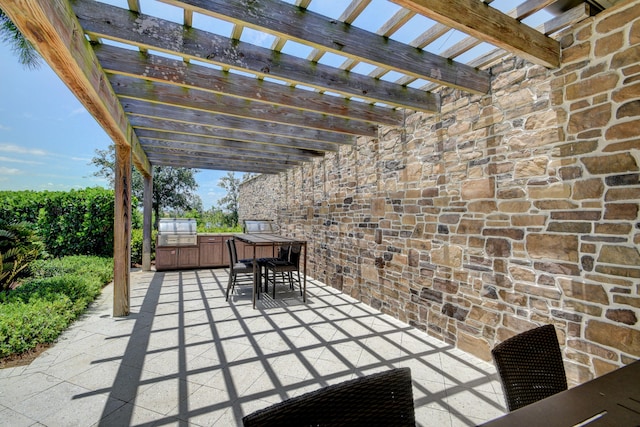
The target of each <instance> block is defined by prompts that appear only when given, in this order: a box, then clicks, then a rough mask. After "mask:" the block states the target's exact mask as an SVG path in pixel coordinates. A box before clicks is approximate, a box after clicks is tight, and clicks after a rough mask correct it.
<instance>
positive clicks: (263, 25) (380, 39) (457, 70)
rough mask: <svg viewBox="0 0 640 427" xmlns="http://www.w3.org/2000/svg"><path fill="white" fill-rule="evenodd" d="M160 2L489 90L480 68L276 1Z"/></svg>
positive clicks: (426, 76)
mask: <svg viewBox="0 0 640 427" xmlns="http://www.w3.org/2000/svg"><path fill="white" fill-rule="evenodd" d="M162 1H163V2H164V3H168V4H172V5H175V6H178V7H181V8H187V9H189V8H190V9H193V10H194V11H196V12H199V13H202V14H205V15H209V16H212V17H215V18H219V19H225V20H229V21H231V22H233V23H241V24H242V25H245V26H247V27H250V28H253V29H256V30H259V31H263V32H266V33H270V34H273V35H276V36H278V37H286V38H288V39H290V40H293V41H296V42H299V43H305V44H309V45H311V46H312V47H314V48H318V49H323V50H327V51H329V52H333V53H336V54H338V55H343V56H346V57H347V58H352V59H356V60H358V61H365V62H368V63H370V64H373V65H376V66H379V67H383V68H388V69H392V70H394V71H397V72H399V73H403V74H408V75H410V76H413V77H416V78H419V79H426V80H431V81H434V82H437V83H440V84H446V85H448V86H452V87H456V88H459V89H463V90H466V91H469V92H473V93H487V92H488V90H489V75H488V73H486V72H484V71H479V70H477V69H475V68H472V67H469V66H467V65H464V64H461V63H456V62H453V61H448V60H446V59H445V58H442V57H440V56H438V55H434V54H432V53H430V52H427V51H424V50H420V49H414V48H412V47H410V46H407V45H406V44H403V43H401V42H398V41H396V40H392V39H389V38H387V37H384V36H382V35H378V34H375V33H372V32H369V31H366V30H363V29H361V28H358V27H356V26H352V25H348V24H346V23H344V22H341V21H337V20H335V19H331V18H328V17H326V16H323V15H320V14H317V13H314V12H312V11H310V10H305V9H301V8H299V7H296V6H293V5H290V4H287V3H286V2H282V1H279V0H253V1H251V2H249V3H248V2H246V1H243V0H162ZM476 1H477V0H476Z"/></svg>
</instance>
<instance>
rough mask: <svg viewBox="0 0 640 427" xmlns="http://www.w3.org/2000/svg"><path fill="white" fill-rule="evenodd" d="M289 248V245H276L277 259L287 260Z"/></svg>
mask: <svg viewBox="0 0 640 427" xmlns="http://www.w3.org/2000/svg"><path fill="white" fill-rule="evenodd" d="M290 250H291V246H289V245H286V246H284V245H283V246H279V247H278V259H279V260H281V261H289V251H290Z"/></svg>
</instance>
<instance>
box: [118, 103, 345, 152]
mask: <svg viewBox="0 0 640 427" xmlns="http://www.w3.org/2000/svg"><path fill="white" fill-rule="evenodd" d="M122 106H123V108H124V110H125V111H126V112H128V113H129V114H130V115H131V116H130V120H131V122H132V123H133V121H134V120H135V119H134V117H135V116H143V117H152V118H160V119H163V120H170V121H177V122H183V123H192V124H200V125H206V126H211V127H218V128H227V129H244V130H246V131H250V132H254V133H261V134H272V135H277V136H285V137H292V138H293V137H295V138H298V139H306V140H309V142H315V141H324V142H331V143H335V144H346V145H352V144H354V143H355V136H353V135H348V134H344V133H338V132H329V131H323V130H316V129H311V128H304V127H300V126H289V125H283V124H280V123H269V122H265V121H262V120H251V119H246V118H242V117H233V116H225V115H221V114H215V113H210V112H208V111H201V110H192V109H189V108H184V107H176V106H173V105H166V104H156V103H152V102H146V101H140V100H137V99H123V100H122Z"/></svg>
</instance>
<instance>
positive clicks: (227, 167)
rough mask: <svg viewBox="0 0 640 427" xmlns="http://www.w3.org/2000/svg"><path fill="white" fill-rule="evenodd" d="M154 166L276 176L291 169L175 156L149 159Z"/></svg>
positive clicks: (249, 162) (254, 163)
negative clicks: (259, 173)
mask: <svg viewBox="0 0 640 427" xmlns="http://www.w3.org/2000/svg"><path fill="white" fill-rule="evenodd" d="M150 161H151V163H153V165H154V166H173V167H182V168H192V169H214V170H223V171H236V172H255V171H260V172H261V173H265V174H277V173H280V172H285V171H287V170H288V169H290V168H291V166H287V165H285V164H282V165H277V164H275V165H274V164H264V163H262V162H255V161H230V160H225V159H216V158H202V159H184V158H179V157H176V156H162V155H155V156H152V157H150Z"/></svg>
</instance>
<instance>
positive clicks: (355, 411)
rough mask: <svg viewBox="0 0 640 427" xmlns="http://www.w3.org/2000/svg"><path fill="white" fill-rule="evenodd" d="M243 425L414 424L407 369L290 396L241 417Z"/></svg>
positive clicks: (410, 387)
mask: <svg viewBox="0 0 640 427" xmlns="http://www.w3.org/2000/svg"><path fill="white" fill-rule="evenodd" d="M242 422H243V423H244V426H245V427H257V426H260V427H265V426H278V427H280V426H287V427H289V426H331V427H333V426H411V427H415V425H416V420H415V412H414V408H413V390H412V386H411V371H410V369H409V368H398V369H392V370H390V371H386V372H380V373H376V374H372V375H368V376H364V377H360V378H356V379H354V380H351V381H346V382H343V383H340V384H336V385H331V386H328V387H325V388H322V389H320V390H317V391H313V392H311V393H307V394H304V395H301V396H297V397H293V398H291V399H288V400H285V401H284V402H282V403H277V404H275V405H273V406H270V407H268V408H266V409H261V410H259V411H256V412H254V413H252V414H250V415H247V416H246V417H244V418H243V419H242Z"/></svg>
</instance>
